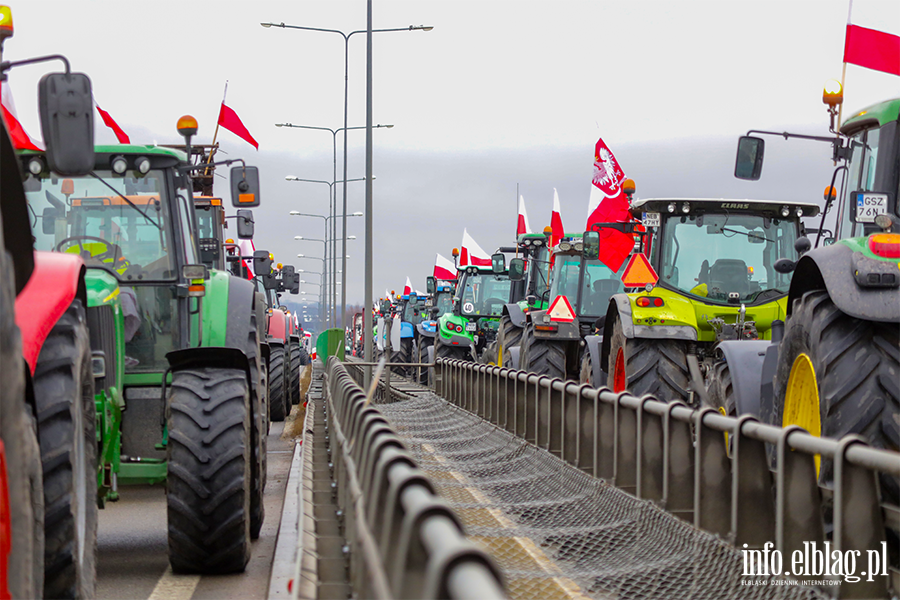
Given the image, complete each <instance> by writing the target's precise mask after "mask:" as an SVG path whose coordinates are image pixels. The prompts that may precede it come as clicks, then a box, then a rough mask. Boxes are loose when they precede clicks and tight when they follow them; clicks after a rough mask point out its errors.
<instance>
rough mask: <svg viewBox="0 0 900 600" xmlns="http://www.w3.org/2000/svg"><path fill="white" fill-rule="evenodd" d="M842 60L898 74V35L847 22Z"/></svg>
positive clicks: (899, 61)
mask: <svg viewBox="0 0 900 600" xmlns="http://www.w3.org/2000/svg"><path fill="white" fill-rule="evenodd" d="M844 62H845V63H850V64H852V65H858V66H860V67H865V68H867V69H872V70H875V71H882V72H884V73H890V74H891V75H900V36H897V35H891V34H890V33H885V32H884V31H878V30H876V29H866V28H865V27H860V26H859V25H851V24H850V23H847V34H846V36H845V38H844Z"/></svg>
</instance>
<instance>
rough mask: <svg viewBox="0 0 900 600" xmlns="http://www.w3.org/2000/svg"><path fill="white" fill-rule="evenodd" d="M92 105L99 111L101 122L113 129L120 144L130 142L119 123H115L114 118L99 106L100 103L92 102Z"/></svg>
mask: <svg viewBox="0 0 900 600" xmlns="http://www.w3.org/2000/svg"><path fill="white" fill-rule="evenodd" d="M94 106H95V107H97V112H98V113H100V118H101V119H103V124H104V125H106V126H107V127H109V128H110V129H112V130H113V133H115V134H116V139H117V140H119V143H120V144H130V143H131V138H129V137H128V134H127V133H125V132H124V131H122V128H121V127H119V124H118V123H116V121H115V119H113V118H112V117H111V116H110V114H109V113H108V112H106V111H105V110H103V109H102V108H100V105H99V104H97V103H96V102H94Z"/></svg>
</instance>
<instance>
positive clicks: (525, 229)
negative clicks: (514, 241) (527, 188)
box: [516, 194, 533, 236]
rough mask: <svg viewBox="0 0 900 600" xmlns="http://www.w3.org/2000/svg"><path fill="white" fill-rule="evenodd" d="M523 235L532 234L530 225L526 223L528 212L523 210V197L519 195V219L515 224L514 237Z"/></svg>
mask: <svg viewBox="0 0 900 600" xmlns="http://www.w3.org/2000/svg"><path fill="white" fill-rule="evenodd" d="M523 233H533V232H532V231H531V225H530V224H529V223H528V212H527V211H526V210H525V197H524V196H522V194H519V219H518V221H517V223H516V235H517V236H519V235H522V234H523Z"/></svg>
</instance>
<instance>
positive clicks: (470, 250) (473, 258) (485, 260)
mask: <svg viewBox="0 0 900 600" xmlns="http://www.w3.org/2000/svg"><path fill="white" fill-rule="evenodd" d="M459 266H460V267H469V266H472V267H489V266H491V257H490V255H489V254H488V253H487V252H485V251H484V250H482V249H481V246H479V245H478V243H477V242H476V241H475V240H473V239H472V236H470V235H469V232H468V231H467V230H465V229H463V240H462V249H461V250H460V252H459Z"/></svg>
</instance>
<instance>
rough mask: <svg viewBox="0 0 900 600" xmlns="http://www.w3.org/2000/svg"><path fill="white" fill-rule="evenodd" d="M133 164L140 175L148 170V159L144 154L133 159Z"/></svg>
mask: <svg viewBox="0 0 900 600" xmlns="http://www.w3.org/2000/svg"><path fill="white" fill-rule="evenodd" d="M134 166H135V167H137V170H138V171H140V173H141V175H146V174H147V173H148V172H149V171H150V159H149V158H147V157H146V156H140V157H138V159H137V160H135V161H134Z"/></svg>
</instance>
